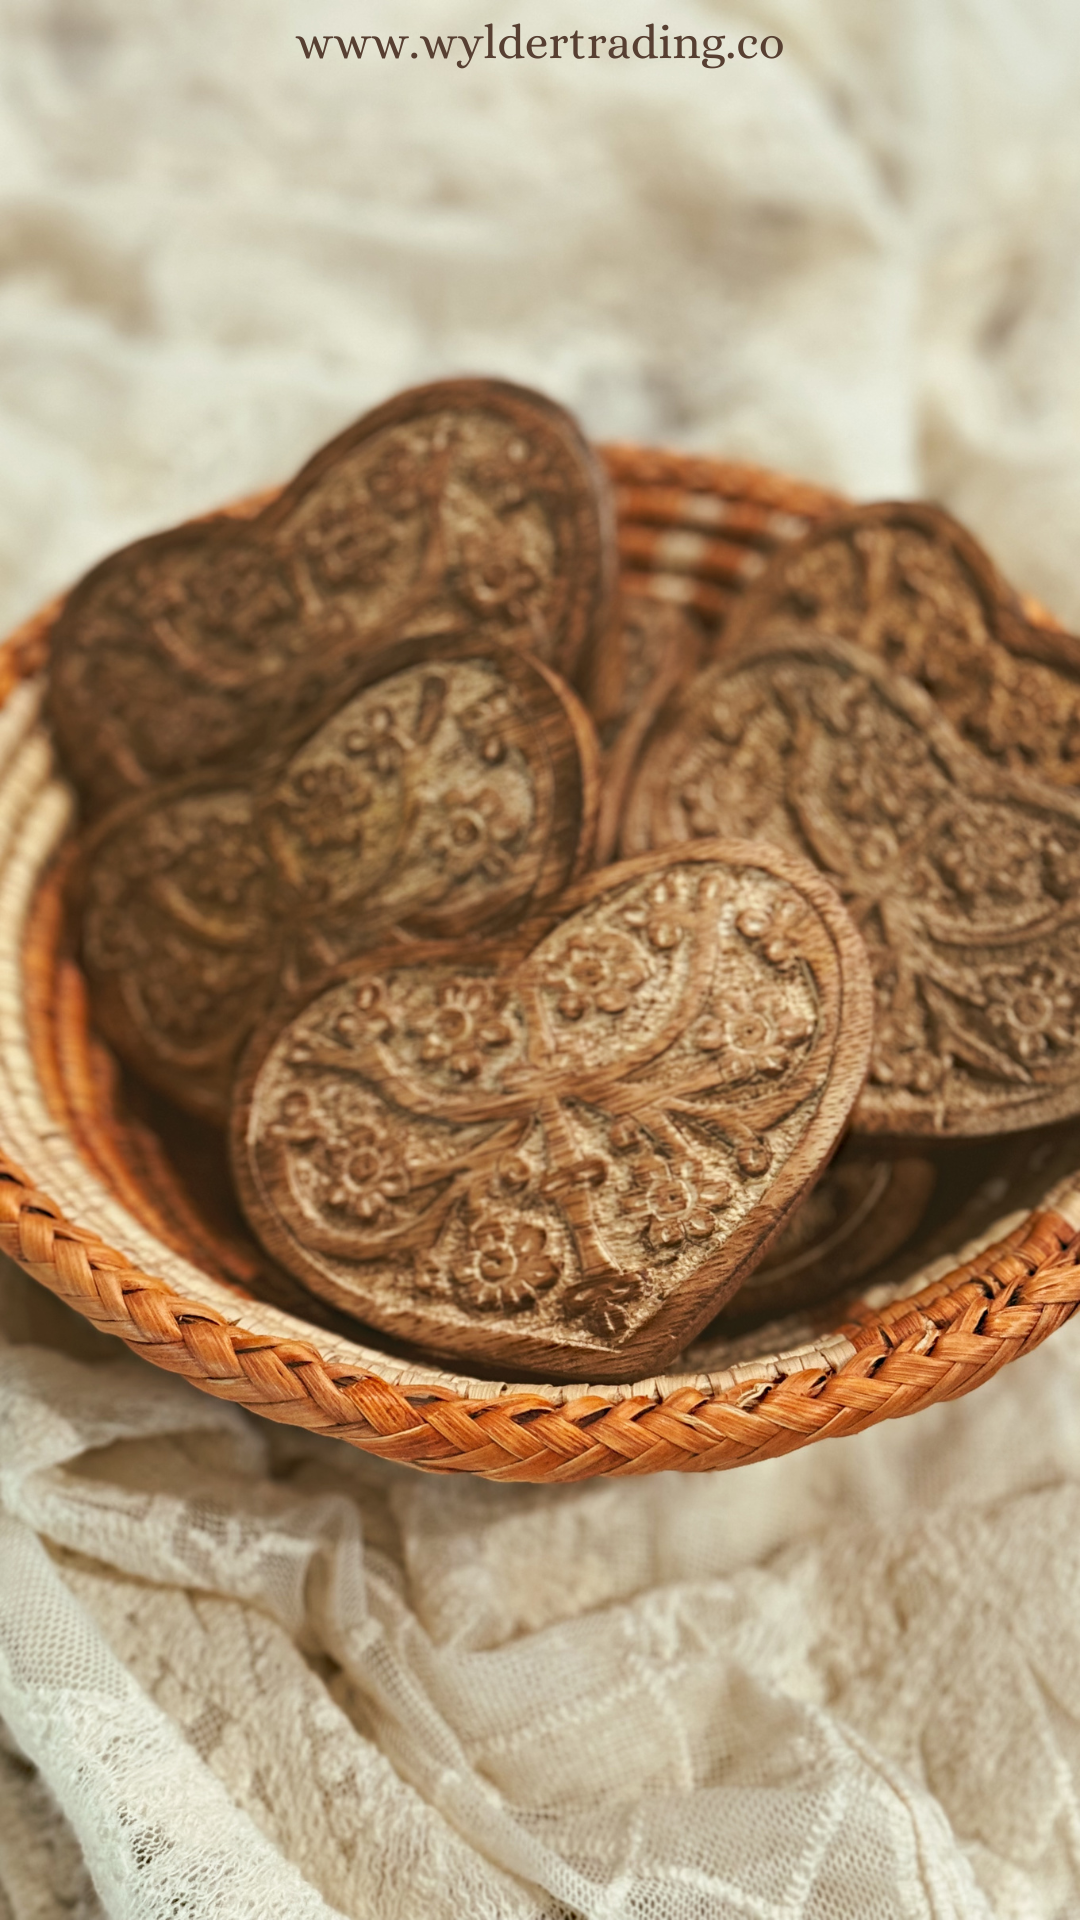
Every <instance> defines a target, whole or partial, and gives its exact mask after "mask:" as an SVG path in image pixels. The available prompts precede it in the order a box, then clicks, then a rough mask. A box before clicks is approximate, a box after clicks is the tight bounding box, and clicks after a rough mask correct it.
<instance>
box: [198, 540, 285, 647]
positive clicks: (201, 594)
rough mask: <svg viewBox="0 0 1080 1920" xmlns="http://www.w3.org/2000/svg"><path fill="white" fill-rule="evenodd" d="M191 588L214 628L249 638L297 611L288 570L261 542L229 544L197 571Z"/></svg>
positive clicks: (255, 636) (209, 623)
mask: <svg viewBox="0 0 1080 1920" xmlns="http://www.w3.org/2000/svg"><path fill="white" fill-rule="evenodd" d="M188 591H189V593H190V595H191V598H192V600H193V601H194V603H195V607H196V609H197V611H198V613H199V614H200V615H201V617H202V619H203V621H204V622H205V624H206V625H207V626H208V627H210V628H211V629H212V630H213V631H216V632H219V633H227V634H229V635H230V636H231V637H233V638H235V639H237V640H241V641H243V642H245V643H249V642H250V643H254V642H256V641H258V640H259V639H260V637H261V636H262V634H263V633H264V632H265V630H266V628H267V627H269V626H273V625H274V623H275V622H276V621H278V620H284V619H287V618H288V617H289V615H290V614H294V613H295V612H296V601H295V599H294V598H293V594H292V590H291V588H290V586H289V583H288V581H287V580H286V578H285V576H284V574H283V573H282V572H281V570H280V568H279V567H278V566H277V564H276V562H275V561H274V560H273V558H272V557H271V555H270V554H268V553H264V552H263V551H262V549H261V548H259V547H248V548H242V547H228V548H225V549H224V550H223V551H222V552H220V553H218V554H217V555H215V557H214V558H213V559H212V560H210V561H208V562H207V564H206V565H205V566H204V567H202V568H200V569H199V571H198V572H196V573H193V574H192V576H191V579H190V582H189V585H188Z"/></svg>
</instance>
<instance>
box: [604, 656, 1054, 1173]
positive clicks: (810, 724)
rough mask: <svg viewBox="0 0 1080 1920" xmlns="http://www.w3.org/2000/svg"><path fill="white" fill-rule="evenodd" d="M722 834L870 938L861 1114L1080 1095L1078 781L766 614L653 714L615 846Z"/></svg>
mask: <svg viewBox="0 0 1080 1920" xmlns="http://www.w3.org/2000/svg"><path fill="white" fill-rule="evenodd" d="M721 831H724V832H730V833H737V834H740V835H744V836H746V837H747V838H757V837H761V838H762V839H765V840H768V841H771V842H773V843H775V844H777V845H782V846H787V847H790V848H792V849H794V850H797V851H798V852H800V853H801V854H803V855H805V856H808V857H810V858H812V859H813V860H814V861H815V862H816V863H817V864H818V865H819V866H820V867H821V869H822V870H823V871H824V872H825V873H827V874H828V875H829V876H830V878H832V880H833V881H834V883H835V884H836V885H837V887H838V888H839V890H840V892H841V893H842V894H843V896H844V898H845V899H846V900H847V901H848V903H849V905H850V907H851V909H852V912H853V914H854V916H855V919H856V921H857V924H858V926H859V928H860V931H861V932H862V934H863V936H864V938H865V939H866V942H867V945H868V948H869V950H870V957H871V965H872V967H873V971H874V979H875V998H876V1006H875V1041H874V1054H873V1060H872V1064H871V1071H870V1078H869V1080H868V1082H867V1087H866V1090H865V1092H864V1094H863V1096H862V1098H861V1099H860V1101H859V1105H858V1108H857V1110H856V1115H855V1125H856V1127H857V1128H859V1129H861V1130H863V1131H867V1130H868V1131H872V1132H892V1133H898V1134H918V1135H935V1134H936V1135H969V1136H975V1135H980V1134H982V1135H985V1134H992V1133H998V1132H1009V1131H1013V1130H1018V1129H1021V1128H1028V1127H1033V1126H1037V1125H1042V1124H1043V1123H1045V1122H1047V1121H1050V1120H1056V1119H1063V1118H1066V1117H1068V1116H1070V1115H1072V1114H1074V1113H1076V1112H1078V1111H1080V966H1078V963H1077V958H1076V955H1077V937H1078V933H1080V796H1077V795H1076V794H1074V793H1071V792H1068V791H1064V790H1062V788H1061V787H1054V786H1052V785H1050V784H1049V783H1048V782H1046V781H1043V780H1034V779H1032V778H1031V777H1030V776H1027V775H1023V774H1018V773H1013V772H1010V771H1007V770H1006V769H1004V768H1001V767H998V766H996V765H992V764H990V763H989V762H988V760H987V758H986V757H985V756H984V755H983V754H981V753H979V752H977V751H976V750H975V749H973V748H972V747H971V746H969V745H967V744H966V743H965V742H964V741H962V740H961V739H960V737H959V735H958V734H957V732H956V731H955V729H954V728H953V727H952V726H951V725H950V724H949V722H948V721H947V720H946V719H945V718H944V717H943V715H942V713H941V711H940V709H939V708H938V707H937V705H936V704H935V702H934V701H933V700H932V699H931V698H930V696H929V695H928V694H927V693H926V692H925V691H924V689H923V688H922V687H920V686H918V685H917V684H916V683H915V682H914V681H913V680H911V679H909V678H908V677H907V676H905V675H900V674H894V673H890V672H889V671H888V670H887V669H885V668H884V667H882V665H881V664H880V662H879V661H878V660H876V659H875V658H874V657H873V656H872V655H871V654H869V653H867V652H865V651H864V650H862V649H860V648H857V647H854V646H852V645H851V644H850V643H848V642H844V641H840V640H828V639H826V638H822V637H807V636H806V635H804V634H803V633H802V632H801V631H799V630H798V629H797V628H796V629H793V630H789V629H787V628H782V627H781V626H780V625H779V623H778V624H777V627H776V630H775V633H774V636H773V638H772V639H763V640H761V641H760V642H759V643H757V644H756V645H755V646H749V647H747V648H745V649H744V650H743V651H742V652H741V653H740V654H738V655H735V656H733V657H732V658H731V660H729V661H727V662H719V663H717V664H716V665H714V666H712V667H708V668H706V669H705V670H704V672H703V673H702V674H701V675H700V676H698V678H697V679H695V680H694V681H693V682H692V683H691V685H690V686H689V687H688V688H687V689H686V690H685V692H684V693H683V695H682V696H681V697H680V698H679V699H678V700H676V701H675V702H674V703H673V704H672V706H671V707H670V708H669V709H668V710H667V711H666V713H665V714H664V715H663V716H662V717H661V720H660V721H659V722H658V723H657V726H656V728H655V729H654V731H653V734H652V736H651V738H650V740H649V742H648V744H647V746H646V749H645V751H644V753H643V756H642V759H641V762H640V764H639V768H638V772H637V774H636V776H635V781H634V787H633V792H632V794H631V797H630V800H629V804H628V808H627V813H626V819H625V823H624V831H623V843H622V844H623V849H624V851H625V852H628V853H633V852H636V851H639V850H640V849H641V848H643V847H647V846H675V845H678V844H679V843H681V842H682V841H684V840H686V839H687V838H692V837H693V836H694V835H695V834H711V833H717V832H721Z"/></svg>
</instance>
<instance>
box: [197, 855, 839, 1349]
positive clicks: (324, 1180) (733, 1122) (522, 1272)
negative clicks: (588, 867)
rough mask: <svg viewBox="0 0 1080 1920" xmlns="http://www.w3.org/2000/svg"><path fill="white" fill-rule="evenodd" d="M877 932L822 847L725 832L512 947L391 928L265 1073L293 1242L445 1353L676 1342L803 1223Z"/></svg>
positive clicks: (256, 1111)
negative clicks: (798, 1214)
mask: <svg viewBox="0 0 1080 1920" xmlns="http://www.w3.org/2000/svg"><path fill="white" fill-rule="evenodd" d="M869 1026H870V983H869V975H868V971H867V966H866V958H865V954H864V951H863V948H862V944H861V942H860V941H859V939H858V936H857V935H856V933H855V932H854V929H853V928H852V926H851V924H850V922H849V920H848V918H847V916H846V914H845V913H844V911H843V909H842V907H841V906H840V904H839V901H838V900H837V898H836V896H835V894H834V893H833V891H832V889H831V888H830V887H829V886H828V885H827V884H826V883H825V882H824V881H823V880H822V879H821V877H820V875H819V874H817V873H816V872H815V871H814V869H813V868H812V867H810V866H809V865H808V864H807V863H805V862H803V861H801V860H799V859H792V858H791V856H790V855H788V854H785V853H783V852H780V851H777V850H774V849H772V848H767V847H761V846H758V847H747V846H744V845H739V844H737V843H735V842H725V841H710V842H703V843H701V844H699V845H696V846H694V847H689V848H686V849H683V850H681V851H680V852H679V853H678V854H677V855H675V856H673V857H667V856H664V855H650V856H647V857H646V858H644V859H641V860H636V861H632V862H629V863H626V864H624V865H621V866H617V867H613V868H608V869H607V870H605V871H604V872H601V873H598V874H594V875H592V876H591V877H590V878H589V879H588V880H586V881H584V882H582V883H581V885H580V886H579V887H578V888H577V889H575V890H573V891H572V892H571V893H570V894H569V895H568V896H566V898H565V899H564V900H563V901H562V902H561V903H560V907H559V909H558V912H557V913H552V914H549V915H548V916H547V917H546V918H545V919H544V920H543V921H541V922H540V923H539V925H538V926H537V927H535V928H534V929H532V930H531V931H530V930H528V929H526V930H523V931H522V933H521V934H520V936H519V937H518V939H517V941H516V943H515V944H514V946H513V948H508V947H507V945H506V944H505V943H504V944H503V945H501V946H490V945H489V946H479V947H474V948H468V947H466V946H462V945H458V946H456V947H454V948H447V947H445V946H444V947H442V948H431V949H428V950H426V951H418V952H416V953H415V954H414V955H411V956H410V955H409V954H408V953H404V952H402V950H401V949H400V948H393V949H384V950H383V951H382V952H381V953H379V954H376V955H371V956H369V957H368V958H366V959H365V960H364V961H363V962H361V963H360V964H358V965H356V966H354V967H352V968H350V969H347V970H346V971H345V972H344V974H343V975H342V977H341V978H340V979H339V980H338V981H337V982H336V983H335V984H333V985H332V986H330V987H328V988H327V989H325V990H324V991H323V992H321V993H320V994H319V995H317V996H316V997H315V998H314V1000H312V1001H311V1002H309V1003H308V1004H307V1005H306V1006H304V1007H303V1008H302V1009H301V1010H299V1011H298V1012H297V1013H296V1014H295V1016H294V1018H293V1019H292V1020H291V1021H290V1022H289V1023H288V1025H286V1026H285V1027H284V1029H282V1027H281V1025H280V1022H276V1021H275V1022H272V1023H269V1024H268V1026H267V1028H266V1029H265V1030H264V1031H263V1032H262V1033H261V1034H260V1035H259V1036H257V1038H256V1039H255V1041H253V1043H252V1045H251V1048H250V1049H249V1052H248V1055H247V1057H246V1059H245V1062H244V1065H243V1068H242V1070H241V1073H240V1076H239V1079H238V1083H237V1093H236V1103H235V1110H234V1123H233V1162H234V1169H235V1173H236V1178H237V1184H238V1188H239V1191H240V1195H241V1199H242V1202H243V1205H244V1208H245V1211H246V1212H247V1214H248V1217H249V1219H250V1221H251V1223H252V1225H253V1227H254V1228H255V1231H256V1232H257V1233H258V1234H259V1236H260V1238H261V1239H262V1240H263V1241H264V1243H265V1244H266V1246H267V1247H268V1249H269V1250H270V1252H271V1253H272V1254H274V1255H275V1257H277V1258H279V1259H280V1260H281V1261H282V1263H283V1264H284V1265H286V1266H288V1267H289V1268H290V1269H291V1270H292V1271H293V1272H295V1273H297V1274H299V1275H300V1276H301V1277H302V1278H303V1279H304V1280H305V1281H306V1283H307V1284H308V1285H309V1286H310V1287H311V1288H312V1289H313V1290H314V1291H316V1292H317V1293H320V1294H322V1295H324V1296H325V1297H327V1298H329V1299H331V1300H333V1301H334V1302H335V1304H337V1305H338V1306H342V1307H346V1308H347V1309H349V1310H350V1311H352V1312H354V1313H355V1314H357V1316H358V1317H359V1318H360V1319H362V1320H364V1321H365V1322H366V1323H367V1324H368V1325H370V1326H373V1327H378V1328H381V1329H384V1330H385V1331H388V1332H390V1333H392V1334H394V1335H396V1336H397V1337H398V1338H400V1339H404V1340H408V1341H410V1342H412V1343H413V1344H415V1345H417V1346H419V1347H422V1348H424V1349H426V1350H430V1351H434V1352H437V1353H441V1354H447V1355H467V1356H469V1357H470V1358H471V1359H472V1360H473V1361H474V1362H475V1363H477V1364H483V1365H487V1366H491V1365H498V1366H500V1367H506V1368H507V1369H511V1368H512V1369H513V1370H515V1371H516V1372H517V1373H519V1374H537V1373H539V1374H540V1375H542V1376H549V1375H550V1377H553V1378H562V1379H581V1378H592V1379H612V1380H616V1379H618V1380H622V1379H630V1378H634V1377H636V1376H640V1375H641V1374H642V1373H645V1372H648V1371H650V1370H653V1369H659V1368H661V1367H663V1366H664V1365H665V1364H666V1362H667V1361H668V1360H670V1359H671V1358H672V1357H673V1356H674V1355H675V1354H676V1353H678V1351H679V1350H680V1348H681V1347H682V1346H684V1345H685V1343H686V1341H687V1340H688V1339H689V1338H690V1337H691V1336H692V1334H693V1333H694V1332H695V1331H696V1330H697V1328H698V1327H700V1326H701V1325H702V1324H703V1323H704V1321H705V1320H707V1319H708V1318H710V1316H711V1315H712V1314H713V1313H714V1312H715V1310H716V1308H717V1306H718V1304H719V1303H720V1301H721V1300H722V1299H723V1298H724V1297H725V1296H726V1295H727V1294H728V1293H730V1292H732V1291H733V1290H734V1289H735V1288H736V1287H737V1286H738V1285H739V1283H740V1281H741V1279H742V1278H743V1276H744V1275H745V1274H746V1273H747V1272H748V1271H749V1270H750V1269H751V1268H752V1266H753V1265H754V1264H755V1263H756V1261H757V1260H759V1259H760V1258H761V1255H762V1254H763V1252H764V1251H765V1249H766V1248H767V1246H768V1245H769V1244H770V1242H771V1240H772V1239H773V1237H774V1236H775V1235H776V1234H777V1233H778V1232H779V1231H780V1229H781V1228H782V1226H783V1224H784V1222H785V1220H786V1219H787V1217H788V1215H789V1213H790V1212H791V1209H792V1208H793V1207H794V1206H795V1204H796V1203H797V1201H798V1199H799V1198H800V1197H801V1195H802V1194H803V1193H804V1192H805V1190H806V1188H807V1187H808V1185H809V1184H810V1183H811V1182H812V1181H813V1180H814V1178H815V1177H816V1175H817V1174H818V1172H819V1171H820V1169H821V1168H822V1166H823V1165H824V1164H825V1162H826V1161H827V1159H828V1157H829V1154H830V1153H831V1152H832V1149H833V1147H834V1146H835V1144H836V1141H837V1139H838V1137H839V1135H840V1133H841V1131H842V1129H843V1127H844V1124H845V1120H846V1118H847V1115H848V1113H849V1111H850V1109H851V1106H852V1103H853V1102H854V1100H855V1098H856V1096H857V1094H858V1091H859V1088H860V1086H861V1084H862V1081H863V1077H864V1074H865V1069H866V1061H867V1056H868V1051H869V1042H870V1032H869Z"/></svg>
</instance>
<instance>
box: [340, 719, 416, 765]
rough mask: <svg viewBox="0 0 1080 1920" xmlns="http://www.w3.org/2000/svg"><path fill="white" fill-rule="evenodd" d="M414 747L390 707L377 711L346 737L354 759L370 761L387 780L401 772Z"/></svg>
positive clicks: (351, 756)
mask: <svg viewBox="0 0 1080 1920" xmlns="http://www.w3.org/2000/svg"><path fill="white" fill-rule="evenodd" d="M412 744H413V743H412V741H411V740H410V739H409V736H408V734H406V733H405V732H404V731H403V730H402V728H401V727H399V725H398V723H397V720H396V719H395V718H394V713H393V709H392V708H390V707H375V708H373V709H372V711H371V712H370V713H369V714H365V716H364V718H363V720H362V721H361V722H360V724H359V725H358V726H355V727H353V729H352V731H351V732H350V733H348V734H347V735H346V737H345V751H346V753H347V754H348V756H349V758H350V760H366V761H367V762H368V765H369V766H370V767H373V768H374V770H375V772H376V773H379V774H382V776H383V778H384V779H385V778H386V776H387V775H388V774H391V773H396V772H397V770H398V768H399V767H400V765H401V763H402V761H403V760H404V758H405V755H406V754H407V753H408V752H409V751H410V749H411V747H412Z"/></svg>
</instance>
